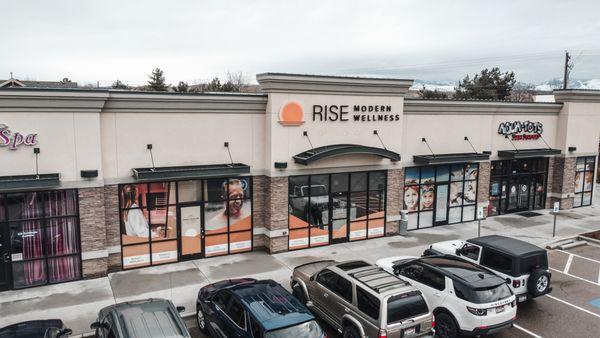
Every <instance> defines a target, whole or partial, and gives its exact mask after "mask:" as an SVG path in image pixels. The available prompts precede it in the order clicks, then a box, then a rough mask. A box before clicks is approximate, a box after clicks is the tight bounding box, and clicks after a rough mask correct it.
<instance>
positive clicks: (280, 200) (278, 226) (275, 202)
mask: <svg viewBox="0 0 600 338" xmlns="http://www.w3.org/2000/svg"><path fill="white" fill-rule="evenodd" d="M264 219H265V228H267V229H269V230H287V229H288V178H287V177H266V179H265V214H264ZM265 244H266V246H267V249H268V250H269V252H271V253H275V252H281V251H287V249H288V236H287V235H286V236H280V237H275V238H269V239H268V243H265Z"/></svg>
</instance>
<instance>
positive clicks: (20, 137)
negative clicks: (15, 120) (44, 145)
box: [0, 123, 38, 150]
mask: <svg viewBox="0 0 600 338" xmlns="http://www.w3.org/2000/svg"><path fill="white" fill-rule="evenodd" d="M37 142H38V134H22V133H20V132H14V133H13V132H12V131H11V130H10V129H8V126H7V125H6V124H1V123H0V147H8V149H10V150H17V148H18V147H19V146H20V145H26V146H34V145H36V144H37Z"/></svg>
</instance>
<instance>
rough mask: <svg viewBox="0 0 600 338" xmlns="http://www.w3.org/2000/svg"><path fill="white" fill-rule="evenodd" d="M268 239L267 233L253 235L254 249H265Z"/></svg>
mask: <svg viewBox="0 0 600 338" xmlns="http://www.w3.org/2000/svg"><path fill="white" fill-rule="evenodd" d="M267 240H268V238H267V236H265V235H254V236H253V237H252V249H253V250H265V249H266V243H267Z"/></svg>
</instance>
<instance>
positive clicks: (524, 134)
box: [498, 121, 544, 141]
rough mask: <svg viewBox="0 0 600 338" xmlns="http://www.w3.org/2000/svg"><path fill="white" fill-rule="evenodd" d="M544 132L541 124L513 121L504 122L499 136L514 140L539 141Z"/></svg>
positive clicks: (499, 130)
mask: <svg viewBox="0 0 600 338" xmlns="http://www.w3.org/2000/svg"><path fill="white" fill-rule="evenodd" d="M543 132H544V126H543V125H542V123H541V122H531V121H512V122H502V123H500V126H499V127H498V134H500V135H504V136H510V137H511V139H513V140H517V141H518V140H537V139H539V138H540V137H541V135H542V133H543Z"/></svg>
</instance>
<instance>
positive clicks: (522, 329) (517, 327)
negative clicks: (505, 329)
mask: <svg viewBox="0 0 600 338" xmlns="http://www.w3.org/2000/svg"><path fill="white" fill-rule="evenodd" d="M513 326H514V327H515V328H516V329H519V330H521V331H523V332H525V333H527V334H528V335H531V336H532V337H536V338H542V336H540V335H537V334H535V333H533V332H531V331H529V330H527V329H526V328H524V327H521V326H519V325H517V324H514V325H513Z"/></svg>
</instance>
